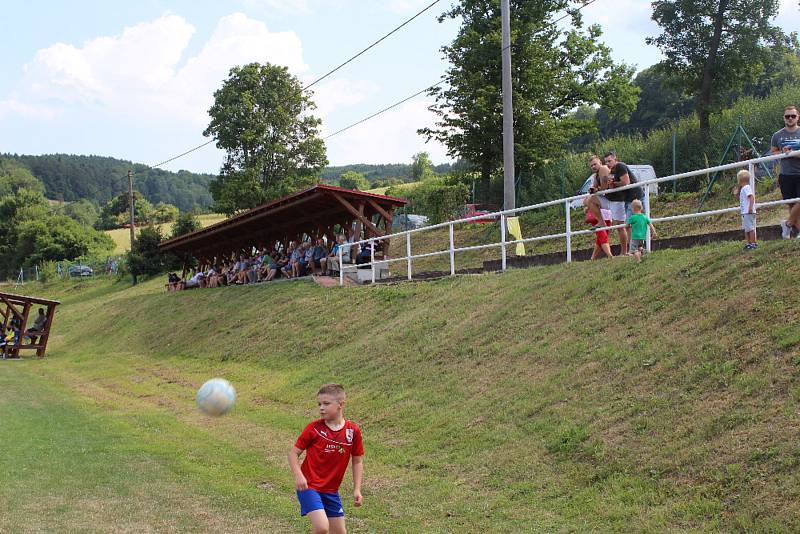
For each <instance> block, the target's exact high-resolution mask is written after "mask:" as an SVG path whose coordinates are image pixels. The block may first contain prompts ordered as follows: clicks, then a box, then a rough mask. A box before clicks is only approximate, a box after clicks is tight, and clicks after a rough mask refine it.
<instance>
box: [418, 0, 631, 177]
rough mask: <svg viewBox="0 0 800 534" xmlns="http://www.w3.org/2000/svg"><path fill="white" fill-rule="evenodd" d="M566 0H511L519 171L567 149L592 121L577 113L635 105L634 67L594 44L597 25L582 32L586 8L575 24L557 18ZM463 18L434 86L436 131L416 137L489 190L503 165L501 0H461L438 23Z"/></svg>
mask: <svg viewBox="0 0 800 534" xmlns="http://www.w3.org/2000/svg"><path fill="white" fill-rule="evenodd" d="M573 5H574V3H573V2H570V1H569V0H543V1H538V2H531V1H529V0H511V28H512V36H511V41H512V49H511V50H512V86H513V99H514V142H515V147H514V148H515V164H516V166H517V174H519V172H526V171H530V170H531V169H534V168H536V167H537V166H539V165H541V164H542V163H543V162H544V161H545V160H546V159H550V158H553V157H554V155H557V154H559V153H561V152H562V151H563V150H564V147H565V145H566V143H567V142H568V141H569V140H570V139H572V138H574V137H575V136H576V135H577V134H578V133H580V132H582V131H584V130H585V129H586V128H589V127H591V126H592V124H593V123H592V122H591V121H587V120H580V119H577V118H575V117H574V116H573V115H572V111H573V110H574V109H575V108H577V107H579V106H581V105H601V106H603V107H605V108H606V109H608V110H609V111H611V112H612V113H614V114H615V115H619V116H626V115H627V114H628V113H630V111H632V110H633V109H634V107H635V105H636V94H637V89H636V88H635V87H634V86H633V85H632V84H631V76H632V74H633V69H631V68H630V67H628V66H627V65H624V64H619V65H615V64H614V62H613V61H612V60H611V55H610V51H609V49H608V48H607V47H606V46H605V45H603V44H601V43H600V42H599V40H598V38H599V37H600V34H601V31H600V28H599V27H598V26H590V27H588V28H586V29H585V30H584V29H583V24H582V20H581V16H580V13H579V12H577V11H571V12H570V16H571V19H572V20H571V23H572V24H571V25H568V26H566V27H564V26H560V25H557V24H555V23H554V19H555V17H556V15H560V14H561V13H563V11H564V10H565V9H567V8H568V7H570V6H573ZM448 18H450V19H456V18H458V19H460V20H461V21H462V24H461V28H460V30H459V32H458V35H457V36H456V38H455V40H454V41H453V42H452V43H451V44H450V45H448V46H445V47H444V48H443V49H442V50H443V52H444V55H445V58H446V59H447V60H448V61H449V62H450V65H451V67H450V68H449V69H448V71H447V73H446V75H445V81H446V82H447V85H446V86H443V87H438V88H434V89H432V90H431V93H430V94H431V95H432V96H434V97H436V103H435V104H434V105H433V106H432V107H431V109H432V110H433V111H434V112H435V113H436V114H437V115H439V121H438V122H437V123H436V127H435V128H424V129H422V130H420V133H422V134H424V135H426V136H427V137H428V139H437V140H439V141H441V142H443V143H444V144H445V145H446V146H447V147H448V153H449V155H450V156H453V157H458V158H462V159H465V160H467V161H469V162H470V163H471V164H472V166H473V168H475V169H477V170H480V174H481V184H482V188H483V189H484V190H486V189H488V184H489V180H490V177H491V175H492V173H493V172H494V171H495V170H496V169H497V168H499V167H500V166H501V165H502V142H500V140H501V139H502V131H503V113H502V110H503V106H502V91H501V85H502V84H501V62H502V60H501V25H500V3H499V2H497V1H496V0H461V1H460V2H458V3H456V4H455V5H454V6H453V7H452V8H451V9H450V10H448V11H447V12H446V13H444V14H443V15H442V16H441V17H440V20H444V19H448Z"/></svg>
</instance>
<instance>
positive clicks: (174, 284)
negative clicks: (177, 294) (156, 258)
mask: <svg viewBox="0 0 800 534" xmlns="http://www.w3.org/2000/svg"><path fill="white" fill-rule="evenodd" d="M180 288H181V277H180V276H178V275H177V274H175V273H169V274H168V275H167V291H177V290H179V289H180Z"/></svg>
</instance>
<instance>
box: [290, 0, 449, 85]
mask: <svg viewBox="0 0 800 534" xmlns="http://www.w3.org/2000/svg"><path fill="white" fill-rule="evenodd" d="M440 1H441V0H434V1H433V2H431V3H430V4H428V6H427V7H425V8H423V9H422V10H421V11H419V12H418V13H417V14H416V15H414V16H413V17H411V18H410V19H408V20H406V21H405V22H403V23H402V24H401V25H399V26H397V27H396V28H395V29H393V30H392V31H390V32H389V33H387V34H386V35H384V36H383V37H381V38H380V39H378V40H377V41H375V42H374V43H372V44H371V45H369V46H368V47H366V48H365V49H364V50H362V51H361V52H359V53H358V54H356V55H354V56H353V57H351V58H350V59H348V60H347V61H345V62H344V63H342V64H341V65H339V66H338V67H336V68H334V69H332V70H330V71H328V72H326V73H325V74H323V75H322V76H320V77H319V78H317V79H316V80H314V81H313V82H311V83H310V84H308V85H306V86H305V87H303V91H305V90H307V89H309V88H311V86H312V85H315V84H317V83H318V82H321V81H322V80H324V79H325V78H327V77H328V76H330V75H331V74H333V73H334V72H336V71H337V70H339V69H341V68H342V67H344V66H345V65H347V64H348V63H350V62H351V61H353V60H354V59H356V58H357V57H359V56H360V55H362V54H363V53H364V52H366V51H368V50H370V49H371V48H374V47H375V46H377V45H378V44H379V43H380V42H381V41H383V40H385V39H386V38H387V37H389V36H390V35H392V34H393V33H395V32H397V31H398V30H400V29H401V28H402V27H403V26H405V25H406V24H408V23H409V22H411V21H412V20H414V19H415V18H417V17H419V16H420V15H422V14H423V13H425V12H426V11H428V10H429V9H430V8H432V7H433V6H435V5H436V4H438V3H439V2H440Z"/></svg>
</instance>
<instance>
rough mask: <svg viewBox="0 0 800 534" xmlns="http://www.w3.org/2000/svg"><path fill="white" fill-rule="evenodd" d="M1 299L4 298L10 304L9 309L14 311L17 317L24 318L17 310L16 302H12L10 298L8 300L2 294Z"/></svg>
mask: <svg viewBox="0 0 800 534" xmlns="http://www.w3.org/2000/svg"><path fill="white" fill-rule="evenodd" d="M0 299H2V301H3V302H5V303H6V304H7V305H8V309H9V310H10V311H12V312H14V316H15V317H19V318H20V319H21V318H22V314H21V313H19V312H18V311H17V308H15V307H14V304H12V303H11V301H10V300H8V299H7V298H6V297H4V296H3V295H0Z"/></svg>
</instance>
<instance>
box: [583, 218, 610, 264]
mask: <svg viewBox="0 0 800 534" xmlns="http://www.w3.org/2000/svg"><path fill="white" fill-rule="evenodd" d="M600 215H602V216H603V220H604V222H605V225H606V226H611V211H610V210H604V209H601V210H600ZM584 221H585V222H586V224H588V225H591V226H592V228H594V236H595V237H594V250H592V259H593V260H596V259H597V258H599V257H600V255H601V254H605V255H606V257H608V258H613V257H614V255H613V254H612V253H611V245H609V244H608V230H601V229H600V226H599V225H600V221H598V220H597V217H595V216H594V214H593V213H592V212H591V211H589V208H586V209H585V210H584Z"/></svg>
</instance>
